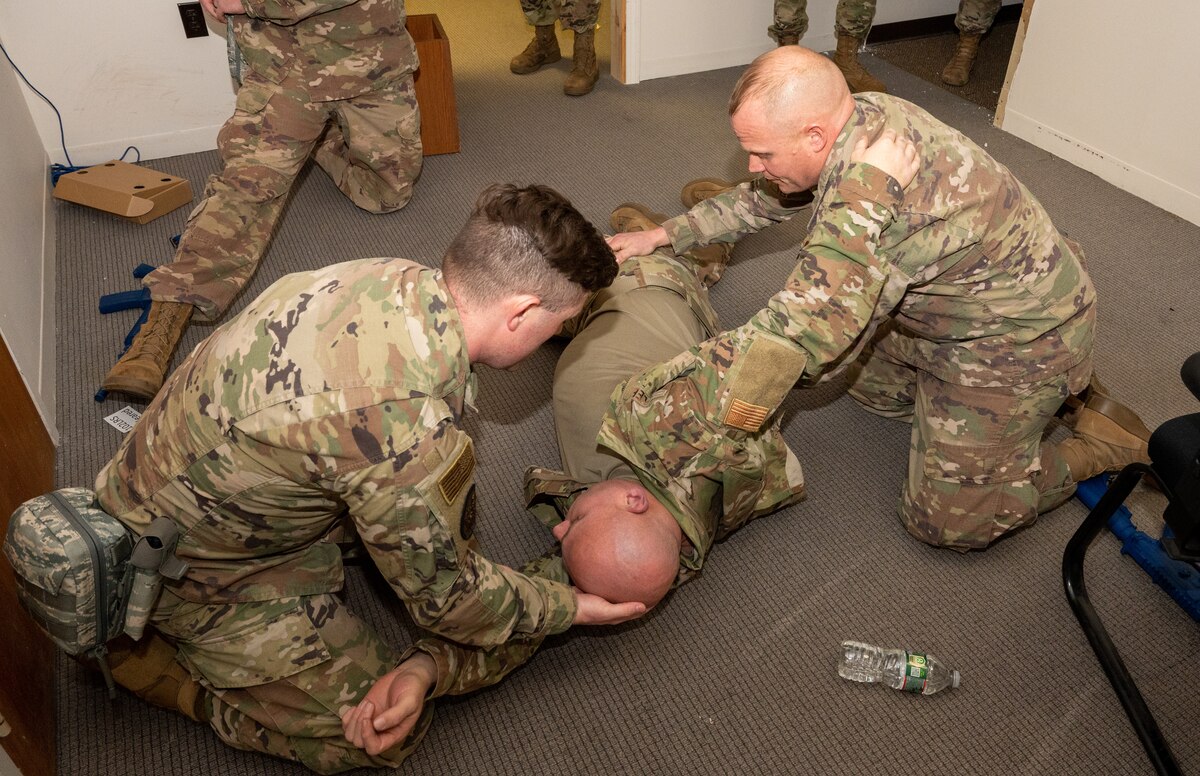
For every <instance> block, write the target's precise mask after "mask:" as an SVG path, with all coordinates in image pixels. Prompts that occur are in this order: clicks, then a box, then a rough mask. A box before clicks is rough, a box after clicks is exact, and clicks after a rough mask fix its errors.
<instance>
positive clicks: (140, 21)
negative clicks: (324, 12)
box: [0, 0, 234, 165]
mask: <svg viewBox="0 0 1200 776" xmlns="http://www.w3.org/2000/svg"><path fill="white" fill-rule="evenodd" d="M0 36H3V39H4V45H5V48H7V49H8V53H9V56H11V57H12V58H13V60H14V61H15V62H16V63H17V66H18V67H20V68H21V71H22V72H24V73H25V76H26V78H28V79H29V80H30V81H31V82H32V83H33V85H34V86H36V87H37V88H38V89H39V90H40V91H41V92H42V93H43V94H45V95H46V96H47V97H48V98H49V99H50V100H52V101H53V102H54V103H55V105H57V106H58V109H59V111H60V112H61V113H62V117H63V123H64V125H65V129H66V138H67V148H68V152H69V153H70V155H71V159H72V161H73V162H74V163H75V164H77V165H90V164H96V163H98V162H104V161H107V160H109V159H114V158H117V157H119V156H120V155H121V153H122V152H123V151H124V150H125V148H126V146H129V145H135V146H137V147H138V148H139V150H140V151H141V154H142V158H143V159H158V158H162V157H164V156H174V155H177V154H185V153H192V152H195V151H205V150H209V149H212V148H215V147H216V137H217V130H218V129H219V128H220V126H221V124H223V123H224V122H225V119H227V118H229V115H230V114H231V113H232V112H233V97H234V91H233V87H232V85H231V83H230V79H229V75H228V66H227V64H226V58H225V39H224V27H223V26H213V27H212V29H211V30H210V34H209V36H208V37H205V38H191V39H188V38H186V37H184V34H183V26H182V24H181V23H180V21H179V11H178V8H177V5H176V3H174V2H164V0H120V2H116V3H113V2H96V1H95V0H43V1H42V2H26V1H25V0H5V2H0ZM0 65H3V66H4V67H5V68H8V63H6V62H0ZM21 88H22V89H24V88H25V87H24V86H23V85H22V87H21ZM25 93H26V100H27V101H28V104H29V106H30V112H31V113H32V115H33V119H34V122H35V124H36V125H37V131H38V134H39V135H40V136H41V139H42V144H43V146H44V148H46V150H47V151H48V153H49V154H50V157H51V159H52V161H55V162H64V161H65V159H64V158H63V152H62V150H61V144H60V142H59V134H58V123H57V120H56V119H55V117H54V112H53V111H52V110H51V109H50V107H49V106H48V105H46V103H44V102H43V101H42V100H40V99H39V98H38V97H37V96H36V95H33V94H32V93H31V92H29V91H28V90H25ZM5 104H8V103H5ZM133 159H134V157H133V156H132V154H131V155H130V156H129V157H127V158H126V161H133Z"/></svg>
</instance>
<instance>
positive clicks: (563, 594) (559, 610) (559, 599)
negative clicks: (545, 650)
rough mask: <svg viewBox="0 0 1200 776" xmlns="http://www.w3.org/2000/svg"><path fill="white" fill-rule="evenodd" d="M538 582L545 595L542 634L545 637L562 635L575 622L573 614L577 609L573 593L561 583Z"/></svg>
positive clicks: (543, 580)
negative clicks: (544, 615) (542, 586)
mask: <svg viewBox="0 0 1200 776" xmlns="http://www.w3.org/2000/svg"><path fill="white" fill-rule="evenodd" d="M538 581H539V582H540V583H541V584H542V585H544V590H545V593H546V618H545V620H544V621H543V623H542V633H544V634H545V635H547V636H550V635H552V634H555V633H562V632H563V631H565V630H567V629H568V628H570V627H571V624H572V623H573V622H575V612H576V609H577V608H578V604H577V603H576V601H575V591H573V590H572V589H571V588H570V587H568V586H567V585H564V584H563V583H561V582H552V581H550V580H548V579H539V580H538Z"/></svg>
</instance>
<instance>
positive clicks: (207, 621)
mask: <svg viewBox="0 0 1200 776" xmlns="http://www.w3.org/2000/svg"><path fill="white" fill-rule="evenodd" d="M154 624H155V627H156V628H157V629H158V630H159V631H160V632H161V633H163V634H164V635H166V636H167V637H168V638H170V639H171V640H173V641H174V642H175V644H176V646H177V647H178V649H179V654H178V656H177V658H176V659H177V660H178V661H179V662H180V663H181V664H182V665H183V666H184V667H185V668H187V669H188V670H189V671H190V672H191V674H192V676H193V677H194V678H195V679H196V680H197V681H199V682H200V683H201V684H202V685H204V687H205V688H207V689H208V690H209V692H210V699H211V700H210V703H211V706H210V719H209V725H210V726H211V727H212V729H213V730H214V731H216V733H217V735H218V736H219V737H220V738H221V740H223V741H224V742H225V743H227V744H229V745H230V746H233V747H235V748H238V749H247V750H250V751H255V752H263V753H265V754H269V755H274V756H275V757H282V758H285V759H289V760H296V761H298V762H300V763H302V764H304V765H305V766H307V767H308V768H310V769H312V770H314V771H316V772H318V773H339V772H341V771H346V770H350V769H352V768H362V767H385V766H395V765H398V764H399V763H401V762H402V761H403V760H404V759H405V758H406V757H408V755H409V754H411V753H412V751H413V750H414V749H415V748H416V747H417V744H419V743H420V741H421V738H422V737H424V735H425V732H426V730H428V728H429V723H430V721H431V720H432V717H433V706H432V704H430V705H429V706H428V707H427V708H426V709H425V712H424V714H423V716H422V718H421V720H420V721H419V722H418V723H417V726H416V727H415V728H414V729H413V733H412V734H411V735H410V736H409V737H408V738H407V739H405V740H404V741H403V742H401V743H400V744H398V745H397V746H395V747H393V748H392V749H390V750H388V751H386V752H382V753H381V754H379V755H377V756H371V755H368V754H367V753H366V752H365V751H364V750H362V749H359V748H357V747H355V746H353V745H352V744H351V743H350V742H349V741H347V740H346V738H345V737H344V736H343V734H342V722H341V714H342V713H343V712H345V711H348V710H349V709H350V708H351V707H352V706H354V705H355V704H357V703H358V702H359V701H360V700H362V698H363V696H365V695H366V693H367V691H368V690H369V689H370V688H371V686H372V685H373V684H374V683H375V681H376V680H377V679H378V678H379V677H381V676H383V675H384V674H385V673H387V672H388V671H390V670H391V669H392V668H394V667H395V666H396V665H397V663H398V655H397V654H396V653H395V652H394V651H393V650H392V648H391V647H390V646H388V645H387V644H386V643H385V642H384V641H383V640H382V639H381V638H380V637H379V636H378V634H376V633H375V631H374V630H373V629H372V628H371V627H370V626H368V625H367V624H366V623H364V622H363V621H362V620H360V619H359V618H358V617H356V616H355V615H354V614H353V613H352V612H350V610H349V609H347V608H346V607H345V606H344V605H343V604H342V603H341V602H340V601H339V600H338V599H337V598H336V597H335V596H333V595H314V596H305V597H302V598H289V599H283V600H280V601H264V602H256V603H238V604H196V603H190V602H187V601H184V600H182V599H180V598H178V597H177V596H175V595H173V594H172V593H170V592H169V591H167V590H164V591H163V593H162V598H161V599H160V601H159V604H158V606H157V607H156V608H155V613H154Z"/></svg>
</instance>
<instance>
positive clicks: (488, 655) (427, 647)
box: [406, 333, 804, 697]
mask: <svg viewBox="0 0 1200 776" xmlns="http://www.w3.org/2000/svg"><path fill="white" fill-rule="evenodd" d="M740 336H741V335H740V334H737V333H733V334H728V333H727V334H723V335H720V336H718V337H716V338H714V339H710V340H708V341H706V342H704V343H702V344H700V345H698V346H696V347H695V348H693V349H692V350H690V351H687V352H686V353H682V354H680V355H679V356H677V357H676V358H674V359H672V360H670V361H668V362H666V363H664V364H660V365H658V366H654V367H651V368H650V369H647V370H645V371H644V372H642V373H641V374H640V375H636V376H634V377H632V378H630V379H629V380H628V381H627V382H625V383H624V384H623V385H621V386H619V387H618V388H617V389H616V391H614V392H613V401H612V406H611V408H610V411H609V413H608V415H607V416H606V417H605V419H604V423H603V425H602V426H601V429H600V433H599V436H598V440H597V441H598V443H599V444H600V445H601V446H602V447H604V448H605V449H607V450H610V451H612V452H613V454H615V455H617V456H618V457H620V458H622V459H623V460H624V461H625V462H626V463H628V464H629V465H630V467H631V468H632V469H633V470H634V472H635V473H636V475H637V478H638V480H639V481H640V482H641V483H642V485H644V486H645V487H646V489H647V490H649V491H650V492H651V493H653V494H654V495H655V496H657V497H658V498H659V500H660V501H662V503H663V504H664V505H666V506H667V508H668V509H669V510H670V511H671V514H672V515H673V516H674V517H675V519H676V520H678V521H679V526H680V528H681V529H682V530H683V534H684V538H685V541H684V543H683V547H682V549H681V552H680V557H679V575H678V577H677V578H676V581H675V584H676V585H679V584H682V583H684V582H687V581H688V580H690V579H692V578H693V577H694V576H696V575H697V574H698V573H699V572H700V569H701V567H702V566H703V565H704V560H705V558H706V557H707V556H708V551H709V550H710V549H711V548H712V545H713V542H714V541H717V540H720V539H723V538H725V537H726V536H727V535H729V534H730V533H731V532H733V531H735V530H736V529H738V528H740V527H741V526H743V525H745V524H746V523H747V522H749V521H750V520H753V519H754V518H756V517H760V516H762V515H765V514H768V513H770V512H774V511H776V510H778V509H782V508H783V507H785V506H787V505H788V504H792V503H795V502H796V501H799V500H800V499H802V498H803V497H804V479H803V473H802V471H801V469H800V463H799V461H797V460H796V457H795V456H794V455H793V454H792V451H791V449H790V448H788V446H787V444H786V443H785V442H784V440H783V436H782V434H781V433H780V431H779V428H778V420H776V422H775V423H773V424H770V425H767V426H766V427H765V428H762V429H761V430H759V431H757V432H754V433H752V432H750V431H746V430H743V429H741V428H738V427H736V425H733V424H736V423H738V422H740V423H741V425H743V426H745V427H747V428H749V427H751V426H754V427H755V428H757V426H755V425H754V422H753V421H754V420H757V419H747V418H745V417H744V416H743V415H741V414H740V413H741V411H742V408H743V407H745V406H749V405H750V404H754V405H768V404H769V405H771V406H774V404H778V402H779V401H780V397H781V395H782V394H784V393H786V392H787V391H788V389H790V388H791V384H792V383H791V381H789V380H788V379H786V378H784V379H782V380H781V379H778V378H777V375H779V374H781V373H786V372H787V369H788V367H789V366H791V365H796V364H798V363H800V362H799V361H798V360H797V358H796V356H795V355H794V352H795V348H794V346H791V345H790V344H788V343H782V342H778V341H776V340H775V339H774V338H773V337H771V336H769V335H762V334H757V335H755V338H754V341H753V342H749V341H747V340H744V339H734V337H740ZM584 487H586V483H578V482H575V481H574V480H571V479H570V478H568V477H567V476H566V475H564V474H561V473H556V472H548V471H546V470H542V469H530V470H529V471H528V472H527V473H526V479H525V495H526V498H527V500H528V502H529V506H530V509H531V510H532V511H533V512H534V513H535V514H536V515H537V516H538V519H539V520H541V521H542V522H543V523H545V524H546V525H547V526H553V525H554V524H556V523H557V522H558V521H559V520H561V519H563V517H564V516H565V513H566V510H567V508H568V506H569V502H570V500H571V499H572V498H573V497H574V495H575V494H577V493H578V492H579V491H581V490H582V489H583V488H584ZM523 570H524V571H525V572H526V573H528V574H534V575H538V576H547V577H550V578H553V579H558V580H560V581H564V582H565V581H567V575H566V571H565V569H564V568H563V565H562V558H561V557H560V556H559V554H558V552H557V550H555V551H553V552H550V553H547V554H546V555H544V556H542V558H540V559H538V560H537V561H534V562H532V563H530V564H529V565H527V566H526V567H525V568H524V569H523ZM540 643H541V639H539V638H528V639H527V638H518V639H514V640H512V641H510V642H508V643H506V644H504V645H501V646H499V647H497V648H494V649H467V648H464V647H461V646H460V645H457V644H451V643H449V642H446V641H439V640H433V639H425V640H423V641H421V642H419V643H418V644H417V645H416V646H415V647H413V649H412V650H410V651H409V653H408V655H411V654H412V653H413V651H415V650H420V651H422V652H425V653H426V654H428V655H430V656H431V657H432V658H433V660H434V662H435V663H436V664H437V668H438V681H437V684H436V686H435V687H434V689H433V691H432V693H431V695H430V697H439V696H441V695H448V694H449V695H459V694H463V693H467V692H472V691H474V690H477V689H480V688H482V687H486V686H488V685H491V684H494V683H496V682H498V681H500V680H501V679H502V678H503V677H504V676H506V675H507V674H508V673H510V672H511V671H512V670H513V669H515V668H516V667H518V666H520V665H521V664H522V663H524V662H525V661H527V660H528V659H529V658H530V657H532V656H533V653H534V652H535V651H536V650H537V648H538V646H539V645H540ZM406 657H407V655H406Z"/></svg>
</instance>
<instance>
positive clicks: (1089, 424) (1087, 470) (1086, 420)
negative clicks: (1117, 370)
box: [1058, 394, 1150, 482]
mask: <svg viewBox="0 0 1200 776" xmlns="http://www.w3.org/2000/svg"><path fill="white" fill-rule="evenodd" d="M1074 432H1075V436H1074V437H1072V438H1071V439H1067V440H1065V441H1063V442H1060V443H1059V444H1058V452H1059V453H1060V454H1061V455H1062V456H1063V458H1065V459H1066V461H1067V467H1068V468H1070V470H1071V479H1073V480H1074V481H1075V482H1082V481H1083V480H1086V479H1089V478H1090V477H1095V476H1096V475H1097V474H1102V473H1104V472H1114V471H1120V470H1121V469H1123V468H1125V467H1126V466H1128V465H1129V464H1131V463H1134V462H1135V461H1140V462H1141V463H1150V454H1149V453H1148V452H1147V449H1146V443H1147V442H1148V441H1149V440H1150V430H1149V429H1148V428H1146V424H1145V423H1143V422H1142V419H1141V418H1139V417H1138V415H1137V413H1136V412H1134V411H1133V410H1131V409H1129V408H1128V407H1126V406H1125V405H1123V404H1121V403H1120V402H1118V401H1116V400H1115V399H1113V398H1112V397H1111V396H1102V395H1099V394H1096V395H1093V396H1090V397H1089V398H1088V401H1087V403H1086V404H1084V406H1083V407H1081V408H1080V409H1079V410H1078V412H1077V413H1076V415H1075V428H1074Z"/></svg>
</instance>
